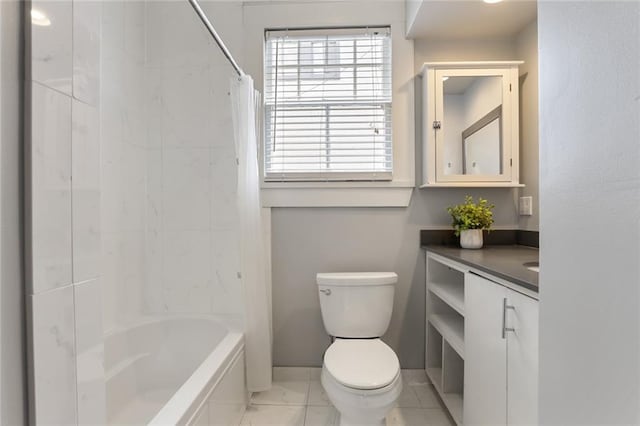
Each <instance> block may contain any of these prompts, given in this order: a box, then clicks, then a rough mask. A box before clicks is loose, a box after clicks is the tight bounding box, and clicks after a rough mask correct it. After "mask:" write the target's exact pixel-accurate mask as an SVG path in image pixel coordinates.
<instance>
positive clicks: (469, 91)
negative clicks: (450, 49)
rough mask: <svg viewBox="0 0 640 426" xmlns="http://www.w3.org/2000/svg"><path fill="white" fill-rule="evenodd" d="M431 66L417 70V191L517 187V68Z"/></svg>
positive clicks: (507, 65) (500, 64) (512, 63)
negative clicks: (419, 82)
mask: <svg viewBox="0 0 640 426" xmlns="http://www.w3.org/2000/svg"><path fill="white" fill-rule="evenodd" d="M522 63H523V62H521V61H509V62H436V63H425V64H424V66H423V68H422V83H423V90H422V138H423V141H422V152H423V158H422V164H423V169H422V176H423V185H422V187H437V186H449V187H450V186H460V187H471V186H478V187H491V186H505V187H514V186H523V185H520V183H519V172H518V166H519V113H518V109H519V105H518V104H519V102H518V99H519V98H518V88H519V85H518V65H520V64H522Z"/></svg>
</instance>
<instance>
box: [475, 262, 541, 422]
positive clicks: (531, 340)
mask: <svg viewBox="0 0 640 426" xmlns="http://www.w3.org/2000/svg"><path fill="white" fill-rule="evenodd" d="M465 313H466V316H465V320H466V321H465V350H466V353H467V355H468V356H467V358H466V362H465V366H464V375H465V382H464V395H465V404H464V419H465V424H468V425H488V424H490V425H535V424H537V422H538V421H537V408H538V403H537V402H538V395H537V389H538V301H537V300H535V299H532V298H530V297H528V296H525V295H523V294H521V293H519V292H517V291H514V290H511V289H509V288H506V287H504V286H502V285H500V284H497V283H495V282H493V281H491V280H488V279H486V278H483V277H480V276H478V275H475V274H473V273H467V275H466V276H465Z"/></svg>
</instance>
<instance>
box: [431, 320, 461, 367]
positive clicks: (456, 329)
mask: <svg viewBox="0 0 640 426" xmlns="http://www.w3.org/2000/svg"><path fill="white" fill-rule="evenodd" d="M429 322H430V323H431V325H433V327H435V329H436V330H438V332H439V333H440V334H441V335H442V337H443V338H444V339H445V340H446V341H447V342H448V343H449V345H451V347H452V348H453V349H454V350H455V351H456V352H457V353H458V355H460V358H462V359H464V318H463V317H461V316H460V315H457V314H455V315H453V314H452V315H447V314H431V315H429Z"/></svg>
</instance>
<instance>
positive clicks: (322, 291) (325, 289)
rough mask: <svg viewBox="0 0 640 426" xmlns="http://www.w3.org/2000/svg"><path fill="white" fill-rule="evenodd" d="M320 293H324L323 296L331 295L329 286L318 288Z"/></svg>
mask: <svg viewBox="0 0 640 426" xmlns="http://www.w3.org/2000/svg"><path fill="white" fill-rule="evenodd" d="M320 293H324V295H325V296H331V289H330V288H324V289H320Z"/></svg>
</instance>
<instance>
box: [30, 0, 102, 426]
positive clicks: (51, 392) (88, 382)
mask: <svg viewBox="0 0 640 426" xmlns="http://www.w3.org/2000/svg"><path fill="white" fill-rule="evenodd" d="M30 6H31V7H32V8H33V9H36V10H38V11H40V12H41V13H43V14H44V15H46V17H47V18H48V20H49V25H36V24H31V23H27V24H26V29H25V32H26V40H27V43H26V56H27V57H26V60H25V62H26V64H25V65H26V82H25V92H26V97H27V100H26V103H27V114H26V118H25V135H26V141H27V142H26V154H25V157H26V185H25V186H26V213H27V219H26V231H27V238H26V262H27V266H26V280H27V303H28V310H29V314H28V316H29V339H28V344H29V363H30V368H29V373H30V377H29V382H30V383H29V391H30V394H31V395H30V398H29V399H30V411H31V414H30V419H31V422H32V423H34V424H36V423H48V424H76V423H83V424H99V423H103V422H104V393H105V392H104V377H103V376H104V374H103V368H102V365H103V362H102V360H103V344H102V318H101V305H102V303H101V295H100V292H101V277H100V275H101V273H100V268H99V256H100V242H99V241H100V221H99V215H100V206H99V202H100V183H99V173H98V170H99V163H100V160H99V156H100V146H99V112H98V103H99V51H100V43H99V35H100V7H99V4H98V3H94V2H85V1H73V2H71V1H55V2H53V1H32V2H31V4H30Z"/></svg>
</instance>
